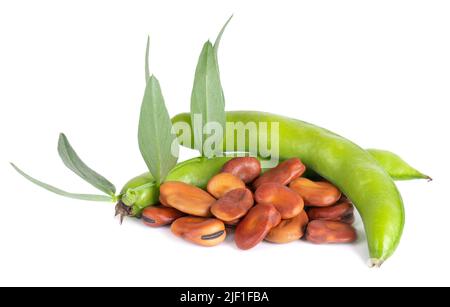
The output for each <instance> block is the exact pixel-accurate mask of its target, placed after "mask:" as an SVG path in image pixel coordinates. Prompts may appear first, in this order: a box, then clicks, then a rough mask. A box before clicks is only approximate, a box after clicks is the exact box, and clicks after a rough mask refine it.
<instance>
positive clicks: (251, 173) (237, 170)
mask: <svg viewBox="0 0 450 307" xmlns="http://www.w3.org/2000/svg"><path fill="white" fill-rule="evenodd" d="M222 172H224V173H230V174H232V175H234V176H236V177H238V178H240V179H241V180H242V181H244V182H245V183H250V182H252V181H253V180H255V179H256V178H257V177H258V176H259V174H260V173H261V163H259V160H258V159H256V158H254V157H239V158H233V159H231V160H230V161H228V162H227V163H225V164H224V166H223V168H222Z"/></svg>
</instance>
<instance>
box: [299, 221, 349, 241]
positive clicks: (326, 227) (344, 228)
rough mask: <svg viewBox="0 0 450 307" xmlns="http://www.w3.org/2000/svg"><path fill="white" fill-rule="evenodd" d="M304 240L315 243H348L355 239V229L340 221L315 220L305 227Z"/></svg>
mask: <svg viewBox="0 0 450 307" xmlns="http://www.w3.org/2000/svg"><path fill="white" fill-rule="evenodd" d="M306 240H308V241H309V242H312V243H316V244H324V243H350V242H354V241H355V240H356V230H355V228H353V227H352V226H350V225H348V224H345V223H341V222H334V221H320V220H315V221H312V222H310V223H309V224H308V227H307V228H306Z"/></svg>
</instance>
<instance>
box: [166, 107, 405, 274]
mask: <svg viewBox="0 0 450 307" xmlns="http://www.w3.org/2000/svg"><path fill="white" fill-rule="evenodd" d="M172 122H173V123H177V122H185V123H187V124H190V116H189V114H188V113H182V114H179V115H177V116H175V117H174V118H173V119H172ZM227 122H232V123H237V122H241V123H243V124H247V123H256V124H257V127H258V129H259V127H260V126H259V124H258V123H261V122H266V123H267V130H266V129H264V130H258V134H259V136H262V137H265V139H266V140H267V142H268V143H269V146H270V140H271V138H270V136H271V135H270V133H271V123H278V124H279V154H280V159H286V158H291V157H299V158H300V159H302V161H303V162H304V163H305V164H306V165H307V166H308V167H309V168H311V169H312V170H314V171H315V172H317V173H318V174H319V175H320V176H322V177H324V178H326V179H327V180H329V181H330V182H332V183H333V184H335V185H336V186H338V187H339V189H340V190H341V191H342V192H343V193H344V194H345V195H347V196H348V197H349V198H350V199H351V200H352V202H353V203H354V204H355V207H356V208H357V209H358V211H359V213H360V215H361V217H362V219H363V222H364V228H365V232H366V236H367V243H368V248H369V254H370V264H371V266H380V265H381V264H382V263H383V262H384V261H385V260H386V259H387V258H389V257H390V256H391V255H392V253H393V252H394V251H395V249H396V248H397V246H398V244H399V242H400V238H401V235H402V232H403V226H404V219H405V214H404V208H403V201H402V198H401V196H400V193H399V191H398V190H397V187H396V186H395V183H394V182H393V180H392V179H391V178H390V177H389V174H388V173H387V172H386V171H385V170H384V169H383V168H382V167H381V166H380V165H379V164H378V163H377V161H376V160H375V159H374V158H373V157H372V156H371V155H370V154H369V153H368V152H367V151H366V150H364V149H362V148H360V147H359V146H357V145H356V144H354V143H352V142H351V141H349V140H347V139H345V138H343V137H341V136H339V135H337V134H335V133H332V132H330V131H328V130H326V129H323V128H320V127H318V126H315V125H312V124H309V123H306V122H303V121H299V120H295V119H290V118H286V117H283V116H278V115H274V114H270V113H262V112H254V111H234V112H227ZM236 138H237V136H235V138H234V140H233V141H234V143H236V141H237V140H236ZM226 141H227V140H226V138H225V140H224V150H225V149H226V148H228V147H227V144H226ZM180 142H181V143H182V144H181V145H184V146H186V145H192V144H193V143H192V142H191V144H183V140H181V139H180ZM246 150H248V148H246Z"/></svg>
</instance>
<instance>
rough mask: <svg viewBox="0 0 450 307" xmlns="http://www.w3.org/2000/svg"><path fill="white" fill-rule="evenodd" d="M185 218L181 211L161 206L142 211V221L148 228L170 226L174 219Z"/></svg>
mask: <svg viewBox="0 0 450 307" xmlns="http://www.w3.org/2000/svg"><path fill="white" fill-rule="evenodd" d="M182 216H185V214H184V213H183V212H181V211H178V210H177V209H174V208H168V207H163V206H150V207H147V208H145V209H144V211H142V221H143V222H144V224H145V225H147V226H150V227H160V226H165V225H169V224H172V222H173V221H175V220H176V219H178V218H180V217H182Z"/></svg>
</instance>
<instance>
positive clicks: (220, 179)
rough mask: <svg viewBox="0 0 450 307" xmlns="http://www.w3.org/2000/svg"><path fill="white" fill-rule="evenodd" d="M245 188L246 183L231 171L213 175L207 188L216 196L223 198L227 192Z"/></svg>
mask: <svg viewBox="0 0 450 307" xmlns="http://www.w3.org/2000/svg"><path fill="white" fill-rule="evenodd" d="M239 188H245V183H244V181H242V180H241V179H239V178H238V177H236V176H234V175H232V174H230V173H220V174H217V175H215V176H214V177H212V178H211V179H210V180H209V182H208V185H207V187H206V189H207V190H208V192H209V193H211V194H212V195H213V196H214V197H215V198H221V197H222V196H224V195H225V194H226V193H227V192H230V191H231V190H234V189H239Z"/></svg>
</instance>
